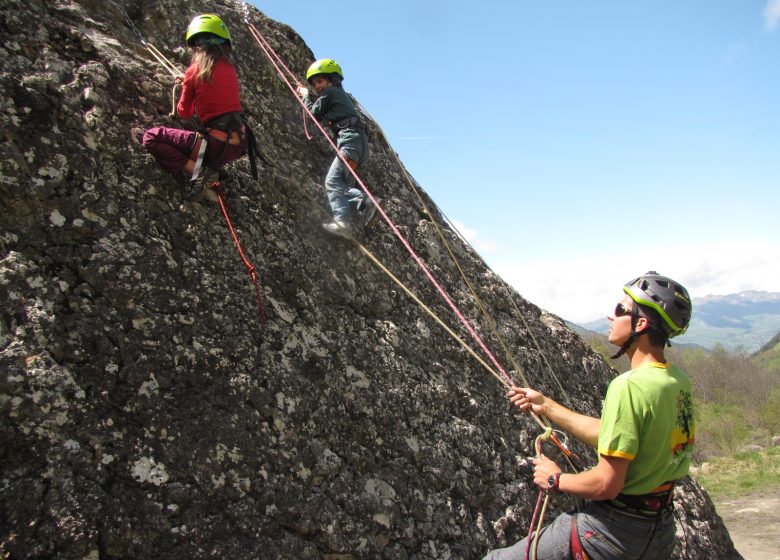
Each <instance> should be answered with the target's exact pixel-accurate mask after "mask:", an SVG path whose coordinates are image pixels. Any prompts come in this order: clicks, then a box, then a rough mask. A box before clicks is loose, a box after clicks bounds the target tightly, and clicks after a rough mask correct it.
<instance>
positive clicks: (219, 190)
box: [212, 182, 268, 323]
mask: <svg viewBox="0 0 780 560" xmlns="http://www.w3.org/2000/svg"><path fill="white" fill-rule="evenodd" d="M212 190H213V191H214V193H215V194H216V195H217V200H218V201H219V207H220V208H221V209H222V215H223V216H225V222H227V226H228V229H229V230H230V235H231V236H232V237H233V242H234V243H235V244H236V249H238V254H239V256H240V257H241V260H242V261H244V266H246V269H247V272H248V273H249V277H250V278H251V279H252V284H254V286H255V297H256V298H257V309H258V311H259V312H260V318H261V319H262V320H263V323H267V322H268V316H267V315H266V313H265V305H264V304H263V296H262V295H261V294H260V286H259V284H258V280H257V271H256V270H255V267H254V266H253V265H252V263H250V262H249V259H247V257H246V254H244V249H243V248H242V247H241V242H240V241H239V240H238V235H237V234H236V230H235V228H234V227H233V222H232V221H231V220H230V216H229V215H228V211H227V207H226V206H225V200H224V197H223V192H222V184H221V183H220V182H216V183H215V184H214V186H213V188H212Z"/></svg>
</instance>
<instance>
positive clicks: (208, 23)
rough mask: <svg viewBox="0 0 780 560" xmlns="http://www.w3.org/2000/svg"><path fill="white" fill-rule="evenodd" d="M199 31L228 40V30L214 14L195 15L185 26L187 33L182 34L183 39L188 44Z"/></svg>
mask: <svg viewBox="0 0 780 560" xmlns="http://www.w3.org/2000/svg"><path fill="white" fill-rule="evenodd" d="M200 33H211V34H212V35H216V36H217V37H221V38H222V39H225V40H226V41H228V42H230V31H228V28H227V25H225V22H224V21H222V19H221V18H220V17H219V16H215V15H214V14H201V15H199V16H195V18H193V20H192V21H191V22H190V25H189V27H187V33H186V34H185V36H184V41H185V42H186V43H187V44H188V45H189V44H190V39H192V38H193V37H194V36H195V35H198V34H200Z"/></svg>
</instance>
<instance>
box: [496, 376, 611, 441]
mask: <svg viewBox="0 0 780 560" xmlns="http://www.w3.org/2000/svg"><path fill="white" fill-rule="evenodd" d="M507 396H508V397H509V400H511V401H512V402H513V403H514V404H515V405H516V406H518V407H520V409H521V410H522V411H523V412H529V411H532V412H534V413H535V414H536V415H537V416H545V417H547V418H549V419H550V421H551V422H552V423H553V424H555V425H556V426H558V427H559V428H561V429H562V430H565V431H566V432H568V433H570V434H571V435H573V436H574V437H576V438H577V439H578V440H580V441H582V442H583V443H587V444H588V445H592V446H593V447H596V446H597V444H598V440H599V428H600V427H601V420H600V419H598V418H593V417H591V416H585V415H584V414H579V413H578V412H574V411H573V410H570V409H568V408H566V407H565V406H563V405H562V404H559V403H557V402H555V401H554V400H552V399H551V398H550V397H546V396H544V395H543V394H542V393H540V392H539V391H535V390H533V389H529V388H527V387H512V389H511V390H510V391H509V393H508V394H507Z"/></svg>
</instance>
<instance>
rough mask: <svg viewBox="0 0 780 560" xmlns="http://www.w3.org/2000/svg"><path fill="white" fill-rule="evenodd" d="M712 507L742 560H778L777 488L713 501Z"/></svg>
mask: <svg viewBox="0 0 780 560" xmlns="http://www.w3.org/2000/svg"><path fill="white" fill-rule="evenodd" d="M715 507H716V508H717V510H718V514H719V515H720V516H721V517H722V518H723V522H724V523H725V524H726V527H727V528H728V530H729V534H730V535H731V540H732V541H734V546H735V547H736V548H737V550H738V551H739V552H740V554H742V556H744V557H745V560H780V488H774V489H770V490H767V491H764V492H761V493H758V494H751V495H747V496H740V497H739V498H728V499H721V500H715Z"/></svg>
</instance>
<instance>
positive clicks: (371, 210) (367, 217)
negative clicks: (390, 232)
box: [360, 198, 387, 229]
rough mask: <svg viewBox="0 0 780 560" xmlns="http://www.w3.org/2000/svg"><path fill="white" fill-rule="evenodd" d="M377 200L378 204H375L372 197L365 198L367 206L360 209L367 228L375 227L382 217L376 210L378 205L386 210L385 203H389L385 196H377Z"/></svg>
mask: <svg viewBox="0 0 780 560" xmlns="http://www.w3.org/2000/svg"><path fill="white" fill-rule="evenodd" d="M376 202H377V204H376V205H375V204H374V203H373V202H371V199H369V198H367V199H366V200H365V204H366V207H365V208H363V209H362V210H361V211H360V217H361V218H362V220H363V223H364V224H365V226H366V229H368V228H370V227H373V226H374V225H375V224H376V223H377V222H378V221H379V218H380V217H381V214H379V213H378V212H377V211H376V209H377V205H378V206H379V207H380V208H382V210H384V209H385V204H387V203H386V202H385V199H384V198H377V199H376Z"/></svg>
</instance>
